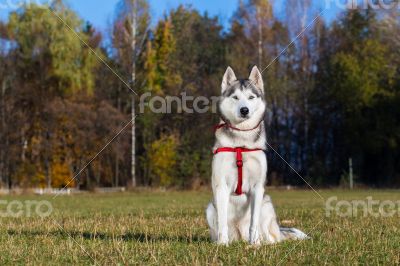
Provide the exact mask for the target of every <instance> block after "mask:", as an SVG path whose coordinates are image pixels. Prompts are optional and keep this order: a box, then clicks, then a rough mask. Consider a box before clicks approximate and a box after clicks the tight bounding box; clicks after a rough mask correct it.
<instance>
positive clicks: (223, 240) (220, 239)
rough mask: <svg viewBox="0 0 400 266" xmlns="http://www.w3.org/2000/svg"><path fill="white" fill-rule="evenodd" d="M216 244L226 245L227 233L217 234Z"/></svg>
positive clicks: (227, 242) (227, 241) (227, 243)
mask: <svg viewBox="0 0 400 266" xmlns="http://www.w3.org/2000/svg"><path fill="white" fill-rule="evenodd" d="M217 244H218V245H221V246H228V245H229V238H228V236H227V235H219V236H218V241H217Z"/></svg>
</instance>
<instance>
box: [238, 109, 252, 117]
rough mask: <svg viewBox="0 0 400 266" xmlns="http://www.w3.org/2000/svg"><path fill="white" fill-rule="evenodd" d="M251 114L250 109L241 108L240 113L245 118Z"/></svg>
mask: <svg viewBox="0 0 400 266" xmlns="http://www.w3.org/2000/svg"><path fill="white" fill-rule="evenodd" d="M249 112H250V110H249V108H247V107H243V108H240V113H241V114H242V115H243V116H246V115H248V114H249Z"/></svg>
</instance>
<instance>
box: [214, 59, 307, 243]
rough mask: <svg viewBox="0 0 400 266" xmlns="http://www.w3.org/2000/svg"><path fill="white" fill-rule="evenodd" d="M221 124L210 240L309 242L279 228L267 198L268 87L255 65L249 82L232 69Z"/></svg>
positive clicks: (225, 81) (227, 76) (225, 87)
mask: <svg viewBox="0 0 400 266" xmlns="http://www.w3.org/2000/svg"><path fill="white" fill-rule="evenodd" d="M218 107H219V113H220V116H221V122H220V125H218V126H217V127H216V131H215V136H216V143H215V146H214V154H215V155H214V159H213V163H212V190H213V196H214V197H213V201H212V202H211V203H210V204H209V205H208V207H207V210H206V216H207V222H208V225H209V227H210V233H211V239H212V241H214V242H217V243H218V244H223V245H228V244H229V243H230V242H232V241H235V240H245V241H248V242H249V243H250V244H252V245H258V244H261V243H269V244H272V243H277V242H280V241H282V240H285V239H305V238H307V235H306V234H304V233H303V232H301V231H300V230H297V229H295V228H280V227H279V225H278V222H277V218H276V214H275V210H274V207H273V205H272V202H271V199H270V197H269V196H268V195H264V185H265V183H266V175H267V158H266V155H265V153H264V150H266V133H265V125H264V115H265V110H266V103H265V100H264V83H263V80H262V76H261V73H260V71H259V70H258V68H257V67H256V66H255V67H254V68H253V69H252V71H251V74H250V77H249V79H237V78H236V76H235V73H234V72H233V70H232V68H230V67H228V69H227V70H226V72H225V75H224V77H223V81H222V96H221V100H220V102H219V106H218Z"/></svg>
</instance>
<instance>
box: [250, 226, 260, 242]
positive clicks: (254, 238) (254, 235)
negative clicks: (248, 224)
mask: <svg viewBox="0 0 400 266" xmlns="http://www.w3.org/2000/svg"><path fill="white" fill-rule="evenodd" d="M249 242H250V245H254V246H259V245H261V239H260V234H259V232H258V229H250V241H249Z"/></svg>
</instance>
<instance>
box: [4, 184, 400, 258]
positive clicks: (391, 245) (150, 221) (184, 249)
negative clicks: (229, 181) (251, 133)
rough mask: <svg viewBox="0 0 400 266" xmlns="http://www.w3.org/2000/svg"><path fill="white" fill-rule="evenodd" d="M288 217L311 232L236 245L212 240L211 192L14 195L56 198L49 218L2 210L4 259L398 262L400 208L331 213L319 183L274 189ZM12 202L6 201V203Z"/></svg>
mask: <svg viewBox="0 0 400 266" xmlns="http://www.w3.org/2000/svg"><path fill="white" fill-rule="evenodd" d="M320 193H321V195H322V196H323V197H324V198H325V199H327V198H329V197H331V196H337V197H338V199H339V200H340V199H347V200H353V199H362V200H365V199H366V197H368V196H372V197H373V199H374V200H392V201H397V200H400V193H399V191H395V190H392V191H376V190H370V191H354V192H348V191H340V190H329V191H328V190H327V191H320ZM270 194H271V196H272V199H273V201H274V204H275V206H276V210H277V213H278V216H279V219H280V220H281V222H283V223H284V225H288V226H295V227H297V228H299V229H302V230H304V231H305V232H307V233H309V234H310V235H311V237H312V239H311V240H306V241H287V242H283V243H279V244H276V245H269V246H268V245H264V246H261V247H258V248H252V247H249V246H248V245H247V244H246V243H235V244H232V245H231V246H229V247H224V246H217V245H215V244H213V243H210V240H209V236H208V230H207V226H206V221H205V218H204V209H205V206H206V204H207V203H208V201H209V200H210V197H211V195H210V194H209V193H205V192H139V193H121V194H83V195H78V196H60V197H58V198H56V199H54V200H53V199H52V198H51V197H43V196H7V197H1V198H0V199H1V200H5V201H11V200H18V201H25V200H44V199H46V200H49V201H51V202H52V205H53V208H54V211H53V213H52V214H51V215H50V216H49V217H47V218H40V217H30V218H28V217H24V218H12V217H3V218H0V221H1V227H0V264H1V265H4V264H12V265H15V264H35V265H37V264H96V265H110V264H122V265H126V264H134V265H143V264H145V265H147V264H150V265H158V264H162V265H193V264H196V265H204V264H226V265H237V264H240V265H297V264H302V265H310V264H313V265H324V264H327V265H354V264H362V265H365V264H368V265H378V264H384V265H396V264H397V265H398V264H400V230H399V220H400V214H399V213H400V210H398V212H397V213H396V214H395V215H394V216H392V217H386V218H384V217H373V216H368V217H363V215H359V216H358V217H350V218H341V217H338V216H337V215H333V216H331V217H326V214H325V207H324V206H325V202H324V201H322V200H321V199H320V198H318V197H317V196H316V194H314V193H313V192H312V191H277V190H275V191H270ZM4 209H5V205H0V210H3V211H4Z"/></svg>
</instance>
